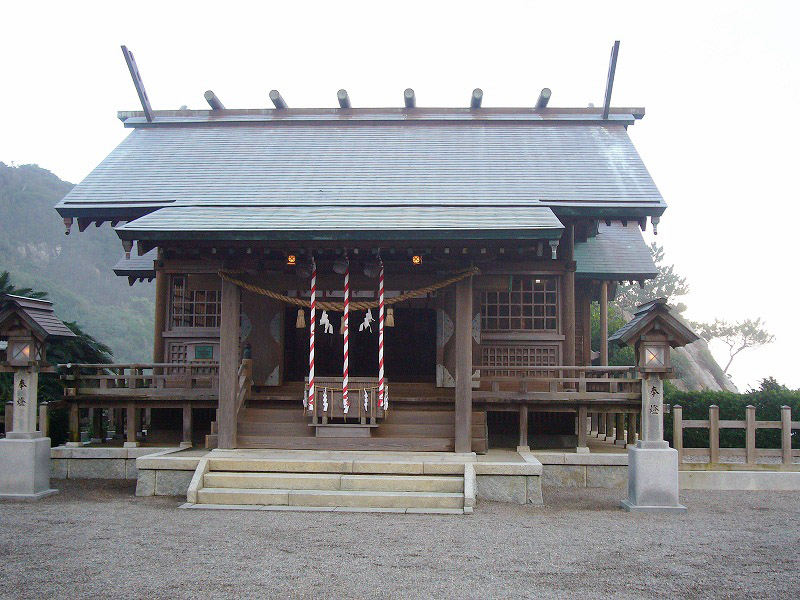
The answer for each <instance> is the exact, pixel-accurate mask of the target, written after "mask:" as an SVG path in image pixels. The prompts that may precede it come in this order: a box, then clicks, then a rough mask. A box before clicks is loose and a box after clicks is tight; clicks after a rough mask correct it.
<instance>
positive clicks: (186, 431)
mask: <svg viewBox="0 0 800 600" xmlns="http://www.w3.org/2000/svg"><path fill="white" fill-rule="evenodd" d="M192 433H193V432H192V405H191V404H189V403H188V402H187V403H186V404H184V405H183V440H182V441H181V444H180V446H181V448H191V447H192Z"/></svg>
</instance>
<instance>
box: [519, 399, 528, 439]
mask: <svg viewBox="0 0 800 600" xmlns="http://www.w3.org/2000/svg"><path fill="white" fill-rule="evenodd" d="M519 447H520V448H528V405H527V404H520V405H519Z"/></svg>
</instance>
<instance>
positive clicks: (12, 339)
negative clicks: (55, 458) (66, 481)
mask: <svg viewBox="0 0 800 600" xmlns="http://www.w3.org/2000/svg"><path fill="white" fill-rule="evenodd" d="M0 307H2V309H0V339H5V340H7V341H8V345H7V347H6V353H5V357H0V358H5V360H0V372H6V373H8V372H11V373H13V374H14V388H13V389H14V395H13V398H12V402H13V407H14V409H13V415H14V417H13V423H6V439H4V440H0V498H41V497H43V496H47V495H49V494H53V493H55V492H56V490H52V489H50V438H48V437H44V436H43V435H42V432H41V431H37V428H36V416H37V410H38V402H37V387H38V385H39V373H40V372H53V370H54V369H53V367H51V366H50V365H49V364H47V362H46V345H45V342H46V340H47V339H51V338H65V337H75V334H74V333H72V331H71V330H70V329H69V328H68V327H67V326H66V325H64V323H62V322H61V321H59V320H58V319H57V318H56V316H55V314H53V304H52V303H51V302H48V301H47V300H38V299H35V298H23V297H21V296H12V295H10V294H9V295H5V296H2V297H0ZM9 425H10V428H9Z"/></svg>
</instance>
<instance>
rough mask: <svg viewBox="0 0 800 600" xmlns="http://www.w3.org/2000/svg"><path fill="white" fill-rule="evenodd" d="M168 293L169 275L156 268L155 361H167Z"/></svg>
mask: <svg viewBox="0 0 800 600" xmlns="http://www.w3.org/2000/svg"><path fill="white" fill-rule="evenodd" d="M168 293H169V276H168V275H167V273H166V272H165V271H164V269H156V310H155V319H154V321H155V323H154V329H153V362H154V363H163V362H167V361H166V358H165V357H164V326H165V323H166V322H167V304H168V301H167V300H168ZM159 370H160V369H159Z"/></svg>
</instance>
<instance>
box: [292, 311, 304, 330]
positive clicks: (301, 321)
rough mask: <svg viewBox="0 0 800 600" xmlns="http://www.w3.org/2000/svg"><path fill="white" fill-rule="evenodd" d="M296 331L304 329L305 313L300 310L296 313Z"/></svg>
mask: <svg viewBox="0 0 800 600" xmlns="http://www.w3.org/2000/svg"><path fill="white" fill-rule="evenodd" d="M294 326H295V327H297V328H298V329H305V328H306V311H304V310H303V309H302V308H301V309H299V310H298V311H297V322H296V323H295V324H294Z"/></svg>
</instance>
